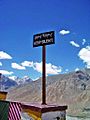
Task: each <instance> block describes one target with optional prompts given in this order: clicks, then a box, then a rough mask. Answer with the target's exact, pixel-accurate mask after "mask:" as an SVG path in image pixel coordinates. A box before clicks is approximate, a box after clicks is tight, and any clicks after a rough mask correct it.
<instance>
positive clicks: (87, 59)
mask: <svg viewBox="0 0 90 120" xmlns="http://www.w3.org/2000/svg"><path fill="white" fill-rule="evenodd" d="M78 56H79V57H80V59H81V60H83V62H84V63H86V67H87V68H90V46H86V48H82V49H81V50H80V51H79V53H78Z"/></svg>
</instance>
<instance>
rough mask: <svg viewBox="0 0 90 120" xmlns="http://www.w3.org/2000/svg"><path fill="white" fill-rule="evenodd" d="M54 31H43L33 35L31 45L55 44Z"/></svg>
mask: <svg viewBox="0 0 90 120" xmlns="http://www.w3.org/2000/svg"><path fill="white" fill-rule="evenodd" d="M54 34H55V32H54V31H50V32H44V33H40V34H35V35H34V36H33V47H38V46H43V45H50V44H55V35H54Z"/></svg>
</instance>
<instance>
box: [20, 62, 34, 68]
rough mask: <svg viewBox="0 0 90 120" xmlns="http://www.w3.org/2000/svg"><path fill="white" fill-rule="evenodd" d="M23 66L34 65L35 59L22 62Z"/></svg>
mask: <svg viewBox="0 0 90 120" xmlns="http://www.w3.org/2000/svg"><path fill="white" fill-rule="evenodd" d="M21 65H22V66H24V67H33V61H32V62H30V61H24V62H22V63H21Z"/></svg>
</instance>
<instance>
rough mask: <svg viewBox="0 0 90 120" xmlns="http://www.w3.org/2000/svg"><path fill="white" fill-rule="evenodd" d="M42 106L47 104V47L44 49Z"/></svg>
mask: <svg viewBox="0 0 90 120" xmlns="http://www.w3.org/2000/svg"><path fill="white" fill-rule="evenodd" d="M42 104H46V46H45V45H43V48H42Z"/></svg>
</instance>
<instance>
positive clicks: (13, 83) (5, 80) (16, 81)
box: [0, 75, 32, 90]
mask: <svg viewBox="0 0 90 120" xmlns="http://www.w3.org/2000/svg"><path fill="white" fill-rule="evenodd" d="M31 81H32V79H30V78H29V77H28V76H24V77H23V78H19V77H14V78H13V79H11V78H10V77H6V76H4V75H2V77H1V80H0V88H1V90H8V89H10V88H13V87H17V86H21V85H24V84H27V83H30V82H31Z"/></svg>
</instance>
